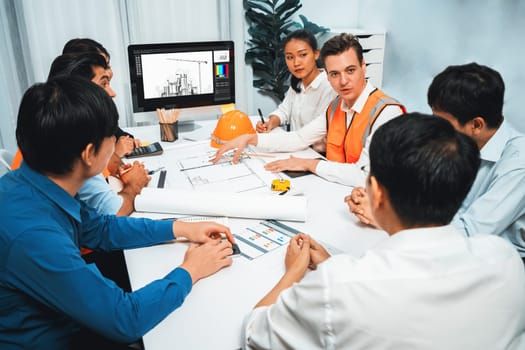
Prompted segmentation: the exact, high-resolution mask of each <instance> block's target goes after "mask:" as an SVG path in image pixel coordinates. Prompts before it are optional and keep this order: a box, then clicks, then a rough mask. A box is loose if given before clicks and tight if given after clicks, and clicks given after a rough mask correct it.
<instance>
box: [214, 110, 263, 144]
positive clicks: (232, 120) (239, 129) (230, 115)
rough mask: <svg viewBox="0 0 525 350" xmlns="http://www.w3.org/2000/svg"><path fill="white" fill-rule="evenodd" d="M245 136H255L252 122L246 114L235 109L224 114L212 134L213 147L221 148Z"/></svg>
mask: <svg viewBox="0 0 525 350" xmlns="http://www.w3.org/2000/svg"><path fill="white" fill-rule="evenodd" d="M244 134H255V129H254V128H253V125H252V121H251V120H250V118H249V117H248V115H247V114H246V113H244V112H241V111H239V110H238V109H234V110H233V111H229V112H226V113H224V114H223V115H222V116H221V117H220V118H219V120H218V121H217V125H216V126H215V130H213V133H212V134H211V146H212V147H215V148H220V147H221V146H222V145H223V144H224V143H226V142H227V141H230V140H233V139H234V138H236V137H237V136H240V135H244Z"/></svg>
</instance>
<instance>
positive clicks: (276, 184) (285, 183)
mask: <svg viewBox="0 0 525 350" xmlns="http://www.w3.org/2000/svg"><path fill="white" fill-rule="evenodd" d="M289 189H290V180H285V179H275V180H273V181H272V191H279V192H282V191H288V190H289Z"/></svg>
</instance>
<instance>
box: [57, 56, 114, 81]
mask: <svg viewBox="0 0 525 350" xmlns="http://www.w3.org/2000/svg"><path fill="white" fill-rule="evenodd" d="M94 67H102V68H104V69H107V68H108V65H107V63H106V60H105V59H104V57H102V56H101V55H99V54H98V53H76V54H71V53H70V54H62V55H60V56H58V57H56V58H55V59H54V60H53V63H51V68H50V69H49V75H48V77H47V79H48V80H51V79H54V78H56V77H58V76H65V77H68V76H78V77H82V78H84V79H86V80H91V79H93V77H94V76H95V72H94V70H93V68H94Z"/></svg>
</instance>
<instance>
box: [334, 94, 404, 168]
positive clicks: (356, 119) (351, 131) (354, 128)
mask: <svg viewBox="0 0 525 350" xmlns="http://www.w3.org/2000/svg"><path fill="white" fill-rule="evenodd" d="M342 102H343V101H342V100H341V97H340V96H337V97H336V98H335V99H334V100H333V101H332V102H331V103H330V105H329V106H328V109H327V111H326V123H327V124H326V128H327V142H326V158H327V159H328V160H332V161H336V162H340V163H355V162H357V160H358V159H359V157H360V156H361V151H362V150H363V147H364V146H365V144H366V138H367V137H368V136H369V135H370V133H371V129H372V127H373V125H374V122H375V121H376V119H377V117H378V116H379V114H380V113H381V112H382V111H383V109H384V108H385V107H386V106H390V105H395V106H399V107H400V108H401V109H402V111H403V112H405V107H404V106H403V105H401V104H400V103H399V102H398V101H396V100H395V99H393V98H391V97H390V96H388V95H386V94H385V93H384V92H382V91H381V90H378V89H375V90H374V91H372V92H371V93H370V95H369V97H368V99H367V101H366V103H365V105H364V107H363V110H362V111H361V113H354V116H353V118H352V122H351V123H350V125H349V126H348V127H347V122H346V112H344V111H343V110H342V109H341V104H342Z"/></svg>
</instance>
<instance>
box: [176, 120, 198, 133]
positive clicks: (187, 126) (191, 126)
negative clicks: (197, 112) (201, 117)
mask: <svg viewBox="0 0 525 350" xmlns="http://www.w3.org/2000/svg"><path fill="white" fill-rule="evenodd" d="M200 128H202V126H201V125H198V124H196V123H195V122H194V121H193V120H185V121H179V132H190V131H194V130H197V129H200Z"/></svg>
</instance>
